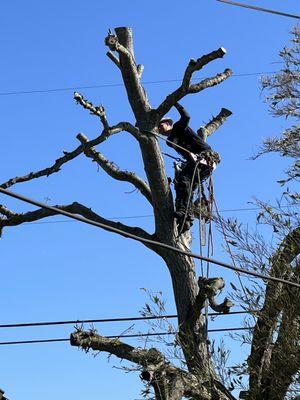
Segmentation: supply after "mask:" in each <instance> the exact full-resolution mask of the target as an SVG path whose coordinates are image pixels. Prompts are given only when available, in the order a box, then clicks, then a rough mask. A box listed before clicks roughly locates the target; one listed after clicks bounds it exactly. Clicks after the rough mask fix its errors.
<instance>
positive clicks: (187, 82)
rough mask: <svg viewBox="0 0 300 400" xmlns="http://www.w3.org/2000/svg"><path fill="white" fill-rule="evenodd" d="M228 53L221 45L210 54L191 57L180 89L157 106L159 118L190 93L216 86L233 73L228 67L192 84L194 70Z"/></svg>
mask: <svg viewBox="0 0 300 400" xmlns="http://www.w3.org/2000/svg"><path fill="white" fill-rule="evenodd" d="M225 54H226V50H225V49H224V48H223V47H221V48H219V49H218V50H215V51H212V52H211V53H209V54H205V55H204V56H202V57H200V58H198V59H197V60H194V59H191V60H190V62H189V64H188V66H187V68H186V70H185V73H184V76H183V80H182V83H181V85H180V87H179V88H178V89H176V90H175V91H174V92H173V93H171V94H169V95H168V96H167V97H166V99H165V100H164V101H163V102H162V103H161V105H160V106H159V107H158V108H157V110H156V111H157V113H158V116H159V118H162V117H163V116H164V115H165V114H166V113H167V112H168V111H169V110H170V109H171V108H172V107H173V106H174V105H175V104H176V103H177V102H178V101H179V100H180V99H182V98H183V97H184V96H186V95H188V94H190V93H198V92H200V91H201V90H204V89H206V88H208V87H211V86H215V85H217V84H219V83H221V82H223V81H224V80H225V79H227V78H229V76H231V75H232V71H231V70H230V69H226V70H225V71H224V72H223V73H220V74H217V75H216V76H214V77H211V78H207V79H204V80H202V81H201V82H199V83H196V84H191V79H192V75H193V73H194V72H196V71H199V70H201V69H202V68H203V67H204V66H205V65H206V64H208V63H210V62H211V61H213V60H216V59H217V58H222V57H223V56H224V55H225Z"/></svg>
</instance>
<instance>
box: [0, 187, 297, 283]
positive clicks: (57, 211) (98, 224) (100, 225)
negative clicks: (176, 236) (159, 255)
mask: <svg viewBox="0 0 300 400" xmlns="http://www.w3.org/2000/svg"><path fill="white" fill-rule="evenodd" d="M0 192H1V193H3V194H5V195H7V196H10V197H13V198H15V199H18V200H21V201H24V202H26V203H29V204H32V205H34V206H37V207H41V208H44V209H47V210H50V211H52V212H54V213H55V214H61V215H65V216H66V217H69V218H73V219H76V220H78V221H80V222H84V223H86V224H89V225H93V226H96V227H98V228H103V229H105V230H107V231H109V232H114V233H118V234H120V235H122V236H124V237H127V238H130V239H134V240H137V241H139V242H142V243H147V244H150V245H154V246H158V247H162V248H165V249H168V250H172V251H175V252H176V253H179V254H183V255H185V256H188V257H192V258H197V259H199V260H203V261H208V262H211V263H212V264H216V265H219V266H221V267H224V268H227V269H230V270H232V271H238V272H241V273H243V274H246V275H250V276H254V277H257V278H260V279H263V280H266V281H274V282H279V283H285V284H287V285H290V286H294V287H297V288H300V284H299V283H296V282H291V281H287V280H285V279H282V278H277V277H275V276H266V275H263V274H260V273H258V272H254V271H248V270H245V269H242V268H238V267H234V266H233V265H230V264H227V263H224V262H222V261H218V260H214V259H212V258H208V257H204V256H201V255H200V254H196V253H192V252H189V251H185V250H181V249H178V248H176V247H173V246H171V245H169V244H166V243H162V242H157V241H156V240H152V239H147V238H143V237H141V236H137V235H134V234H132V233H129V232H126V231H123V230H121V229H118V228H115V227H112V226H109V225H107V224H104V223H102V222H96V221H93V220H90V219H88V218H85V217H82V216H80V215H76V214H72V213H69V212H67V211H64V210H61V209H59V208H57V207H53V206H49V205H47V204H44V203H41V202H39V201H36V200H33V199H30V198H28V197H25V196H22V195H20V194H17V193H13V192H10V191H8V190H7V189H3V188H1V187H0Z"/></svg>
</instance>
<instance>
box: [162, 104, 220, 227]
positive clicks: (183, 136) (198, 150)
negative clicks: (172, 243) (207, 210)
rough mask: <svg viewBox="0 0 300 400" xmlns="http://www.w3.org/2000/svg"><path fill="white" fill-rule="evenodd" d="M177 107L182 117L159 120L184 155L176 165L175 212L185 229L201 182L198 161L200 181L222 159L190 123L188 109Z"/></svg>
mask: <svg viewBox="0 0 300 400" xmlns="http://www.w3.org/2000/svg"><path fill="white" fill-rule="evenodd" d="M175 108H176V109H177V110H178V112H179V114H180V119H179V120H178V121H177V122H175V123H174V124H173V121H172V119H171V118H163V119H162V120H161V121H160V124H159V132H160V133H161V134H163V135H165V136H167V137H168V138H167V144H168V145H169V146H170V147H172V148H173V149H174V150H176V151H177V152H178V153H179V154H180V155H181V156H182V157H183V158H184V161H182V163H181V164H180V165H179V166H177V171H176V170H175V182H174V183H175V191H176V200H175V209H176V211H175V215H174V216H175V218H176V219H177V222H178V225H179V226H180V229H181V231H182V232H185V231H186V230H187V229H189V228H190V227H191V225H192V222H193V212H192V209H193V207H192V204H193V202H192V200H193V193H194V191H195V189H196V186H197V184H198V183H199V182H198V174H197V171H195V168H196V166H197V165H198V171H199V172H200V181H201V182H203V181H204V180H205V179H207V178H208V177H209V176H210V174H211V172H212V171H213V169H214V168H215V166H216V163H218V162H219V156H218V154H217V153H215V152H213V151H212V149H211V147H210V146H209V145H208V144H207V143H206V142H205V141H204V139H202V138H201V137H200V136H199V135H197V134H196V133H195V132H194V131H193V130H192V129H191V128H190V127H189V126H188V125H189V121H190V115H189V114H188V113H187V112H186V111H185V109H184V108H183V107H182V106H181V105H180V104H179V103H176V104H175ZM198 132H199V131H198ZM200 132H201V130H200ZM179 146H180V147H179ZM200 160H201V161H200ZM193 175H194V179H193Z"/></svg>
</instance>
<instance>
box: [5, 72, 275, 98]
mask: <svg viewBox="0 0 300 400" xmlns="http://www.w3.org/2000/svg"><path fill="white" fill-rule="evenodd" d="M274 73H275V71H268V72H249V73H242V74H233V75H231V77H248V76H257V75H267V74H274ZM199 79H200V78H192V79H191V80H192V81H194V80H199ZM202 79H204V78H202ZM181 81H182V79H166V80H157V81H145V82H142V84H143V85H153V84H160V83H170V82H181ZM123 86H124V83H108V84H102V85H90V86H71V87H65V88H54V89H40V90H39V89H38V90H19V91H14V92H0V96H16V95H23V94H38V93H52V92H67V91H73V90H81V89H98V88H110V87H123Z"/></svg>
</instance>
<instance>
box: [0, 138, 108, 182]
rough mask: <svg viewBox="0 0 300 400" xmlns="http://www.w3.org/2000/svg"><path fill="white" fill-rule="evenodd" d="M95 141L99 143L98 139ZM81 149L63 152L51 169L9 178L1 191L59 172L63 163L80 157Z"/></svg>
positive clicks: (80, 147)
mask: <svg viewBox="0 0 300 400" xmlns="http://www.w3.org/2000/svg"><path fill="white" fill-rule="evenodd" d="M95 140H97V141H100V137H99V138H97V139H95ZM83 148H84V146H82V145H81V146H79V147H77V148H76V149H75V150H73V151H72V152H66V151H65V152H64V153H65V155H64V156H63V157H60V158H58V159H57V160H56V161H55V163H54V164H53V165H52V166H51V167H47V168H44V169H42V170H40V171H36V172H30V173H29V174H27V175H24V176H16V177H15V178H11V179H9V180H8V181H6V182H4V183H2V184H1V185H0V187H2V188H3V189H7V188H9V187H10V186H13V185H15V184H16V183H22V182H27V181H31V180H33V179H37V178H40V177H42V176H47V177H48V176H49V175H51V174H54V173H56V172H59V171H60V168H61V166H62V165H63V164H65V163H67V162H68V161H71V160H73V159H74V158H75V157H77V156H78V155H80V154H81V153H82V152H83Z"/></svg>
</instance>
